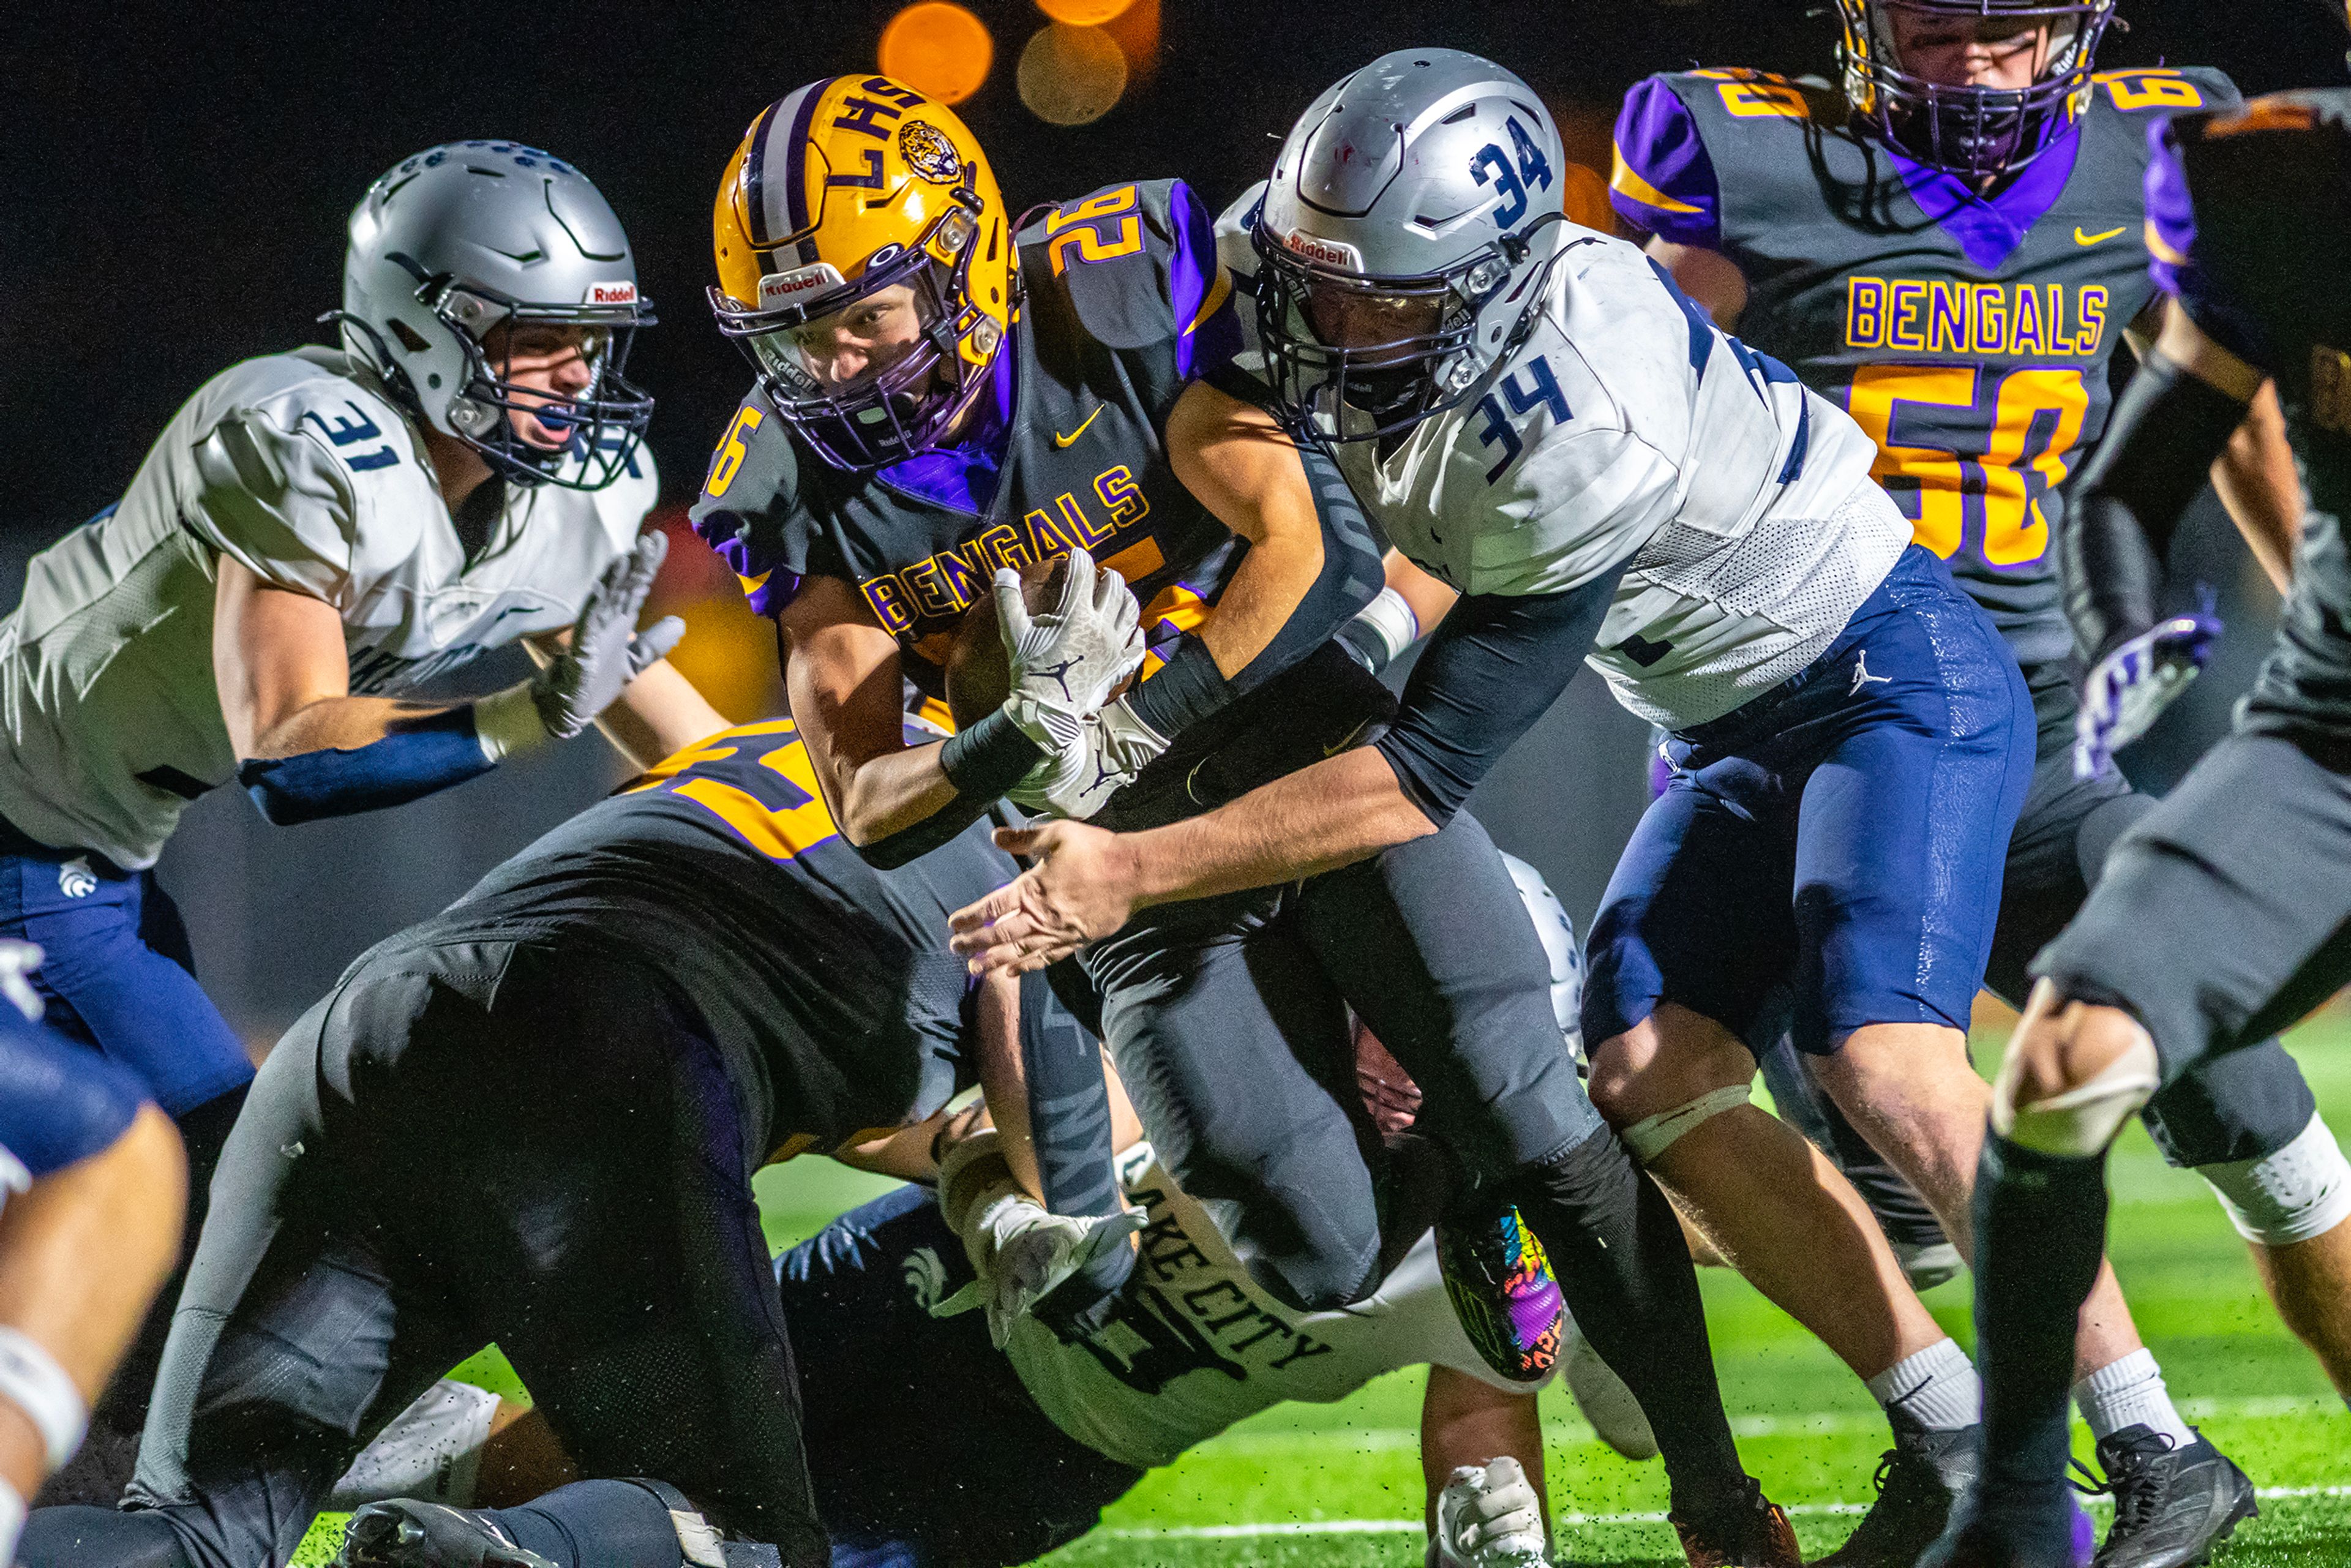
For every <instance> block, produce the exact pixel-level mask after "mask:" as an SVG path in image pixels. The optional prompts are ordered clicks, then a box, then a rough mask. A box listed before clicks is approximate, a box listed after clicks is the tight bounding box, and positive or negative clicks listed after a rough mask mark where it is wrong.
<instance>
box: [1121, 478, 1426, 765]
mask: <svg viewBox="0 0 2351 1568" xmlns="http://www.w3.org/2000/svg"><path fill="white" fill-rule="evenodd" d="M1298 457H1299V461H1300V463H1301V464H1302V465H1304V467H1305V470H1306V483H1307V486H1308V487H1309V488H1310V489H1311V490H1312V491H1313V493H1314V512H1315V518H1316V520H1317V521H1318V522H1319V523H1320V524H1321V525H1322V570H1321V572H1319V573H1318V574H1317V575H1316V576H1315V579H1314V580H1313V582H1312V583H1311V584H1310V585H1309V586H1308V588H1307V590H1306V592H1305V593H1304V595H1303V596H1301V598H1300V600H1299V601H1298V603H1297V606H1296V607H1295V608H1293V609H1292V610H1291V611H1290V619H1288V620H1287V621H1285V622H1282V623H1281V626H1280V629H1279V630H1277V631H1276V632H1274V634H1273V640H1272V641H1271V642H1269V643H1267V644H1266V645H1265V646H1264V647H1263V648H1262V649H1260V650H1259V652H1258V655H1257V657H1255V658H1254V659H1251V660H1250V661H1249V663H1248V664H1244V665H1243V666H1242V667H1241V668H1239V669H1238V670H1236V671H1234V672H1233V674H1230V675H1229V676H1228V675H1225V674H1221V673H1219V672H1218V670H1217V662H1216V660H1215V659H1214V658H1213V657H1211V656H1210V654H1209V653H1208V645H1207V643H1203V642H1201V641H1200V639H1199V638H1197V637H1196V636H1193V635H1191V634H1190V633H1188V632H1187V633H1186V634H1185V636H1184V638H1183V640H1182V641H1181V642H1180V643H1177V645H1176V648H1175V653H1174V654H1173V655H1172V656H1171V657H1170V658H1169V659H1168V661H1167V667H1166V668H1165V669H1164V670H1161V671H1160V672H1159V673H1158V674H1155V675H1154V676H1152V677H1151V679H1149V680H1148V681H1145V682H1144V683H1143V684H1142V685H1139V686H1137V687H1135V689H1134V695H1132V696H1130V697H1128V698H1127V704H1128V706H1130V707H1132V708H1133V709H1134V716H1136V717H1137V718H1139V719H1141V720H1143V722H1144V723H1145V724H1147V725H1149V726H1150V727H1152V728H1153V729H1155V730H1157V731H1158V732H1159V733H1160V734H1161V735H1164V736H1165V737H1168V738H1169V739H1171V740H1172V739H1174V738H1175V737H1176V736H1177V735H1179V734H1181V733H1183V731H1184V730H1186V729H1187V728H1189V727H1191V726H1193V725H1195V724H1197V723H1198V722H1199V721H1200V720H1202V719H1204V718H1206V717H1207V716H1209V715H1210V714H1212V713H1214V712H1216V711H1217V709H1218V708H1221V707H1223V706H1225V705H1226V704H1227V703H1229V702H1231V701H1232V700H1233V699H1234V698H1236V697H1239V696H1244V695H1248V694H1249V693H1250V692H1252V691H1255V690H1256V689H1257V688H1258V687H1259V686H1261V685H1265V683H1266V682H1268V681H1270V680H1271V679H1272V678H1273V677H1274V676H1276V675H1278V674H1281V672H1283V671H1284V670H1287V669H1289V668H1290V666H1291V665H1292V664H1296V663H1298V661H1299V660H1301V659H1302V658H1304V657H1305V656H1306V655H1307V654H1309V653H1312V652H1313V651H1314V650H1315V649H1317V648H1319V647H1321V646H1322V644H1323V643H1327V642H1329V641H1330V640H1331V639H1332V637H1333V636H1334V635H1336V634H1337V632H1338V631H1339V629H1340V628H1341V627H1343V626H1344V625H1345V624H1346V623H1347V622H1349V621H1350V620H1352V619H1353V617H1354V614H1355V612H1357V611H1359V610H1361V609H1363V607H1364V605H1366V604H1369V603H1370V602H1371V601H1373V600H1374V598H1376V597H1378V595H1379V591H1380V590H1381V588H1382V587H1383V586H1384V585H1385V581H1386V580H1385V578H1384V577H1383V576H1382V574H1381V571H1380V547H1379V545H1378V544H1377V543H1376V542H1375V541H1374V539H1373V538H1372V530H1371V525H1370V524H1369V523H1367V522H1365V521H1364V513H1363V508H1362V507H1358V506H1356V505H1355V497H1354V492H1353V491H1352V490H1350V489H1348V487H1347V481H1346V479H1345V477H1344V476H1342V475H1341V474H1340V472H1339V465H1337V464H1335V463H1333V462H1332V461H1331V458H1330V456H1329V455H1328V454H1326V453H1325V452H1324V451H1323V450H1322V447H1320V446H1319V445H1317V444H1314V443H1313V442H1311V441H1308V440H1304V439H1301V440H1300V441H1299V444H1298ZM1244 549H1246V547H1244ZM1243 559H1246V557H1244V558H1243Z"/></svg>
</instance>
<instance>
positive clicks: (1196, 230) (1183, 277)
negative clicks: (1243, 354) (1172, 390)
mask: <svg viewBox="0 0 2351 1568" xmlns="http://www.w3.org/2000/svg"><path fill="white" fill-rule="evenodd" d="M1167 215H1168V217H1169V218H1170V219H1171V220H1173V222H1174V225H1175V246H1174V248H1173V249H1172V250H1171V251H1170V252H1169V253H1168V257H1167V302H1168V304H1169V305H1171V306H1173V307H1174V308H1175V373H1176V374H1177V375H1179V376H1182V377H1183V378H1184V379H1185V380H1186V381H1191V380H1194V379H1196V378H1197V377H1200V376H1204V375H1207V373H1208V372H1209V371H1214V370H1217V369H1220V368H1221V367H1222V366H1224V365H1225V364H1227V363H1228V362H1229V361H1231V360H1232V357H1233V356H1234V355H1236V354H1238V353H1239V352H1240V351H1241V323H1240V317H1239V315H1238V313H1237V312H1236V310H1235V308H1234V299H1235V298H1236V295H1237V291H1236V290H1235V289H1234V287H1233V285H1232V278H1231V277H1230V276H1229V275H1228V274H1227V273H1226V272H1225V271H1224V268H1223V265H1222V264H1221V263H1220V262H1218V261H1217V227H1216V221H1215V219H1213V218H1212V217H1210V216H1209V214H1208V209H1207V208H1206V207H1204V206H1202V205H1201V204H1200V199H1199V198H1198V197H1197V196H1195V195H1194V194H1193V193H1192V187H1191V186H1189V185H1186V183H1184V182H1183V181H1181V180H1178V181H1176V182H1175V183H1174V184H1173V185H1171V186H1169V187H1168V191H1167ZM1219 285H1221V287H1222V288H1223V291H1224V298H1221V299H1217V300H1216V302H1215V304H1214V307H1213V308H1210V309H1209V311H1208V314H1207V318H1206V319H1202V318H1201V315H1200V312H1201V309H1202V308H1203V307H1204V306H1207V305H1208V304H1209V301H1210V298H1211V297H1212V295H1213V293H1214V291H1215V290H1216V289H1217V287H1219Z"/></svg>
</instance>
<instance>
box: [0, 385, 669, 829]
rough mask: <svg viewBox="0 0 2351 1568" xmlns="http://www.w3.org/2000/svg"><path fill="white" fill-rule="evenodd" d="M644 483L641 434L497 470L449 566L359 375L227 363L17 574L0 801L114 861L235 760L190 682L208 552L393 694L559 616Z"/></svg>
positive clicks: (413, 476) (584, 586) (201, 636)
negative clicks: (592, 460) (614, 468)
mask: <svg viewBox="0 0 2351 1568" xmlns="http://www.w3.org/2000/svg"><path fill="white" fill-rule="evenodd" d="M657 491H658V486H657V483H656V480H655V477H654V474H653V458H652V455H650V454H649V453H645V452H643V450H640V451H639V453H638V454H637V455H636V457H635V458H634V460H633V463H632V472H631V473H630V474H629V475H628V476H626V477H624V478H622V479H621V480H620V481H619V482H618V483H616V484H613V485H611V486H607V487H605V488H604V489H601V490H596V491H588V492H582V491H577V490H568V489H563V488H560V487H559V486H540V487H538V488H536V489H522V488H519V487H516V486H508V488H507V495H506V503H505V510H504V512H503V513H502V515H501V516H500V517H499V518H498V521H497V524H496V527H495V528H493V529H492V531H491V534H490V538H489V542H488V543H487V545H486V547H485V548H484V549H483V550H482V552H481V554H480V555H479V556H478V557H476V558H475V559H471V560H468V559H466V555H465V547H464V545H463V544H461V543H460V542H459V540H458V538H457V532H456V528H455V526H454V525H453V524H452V522H451V521H450V517H449V508H448V507H447V506H446V505H445V504H444V502H443V500H442V497H441V488H440V484H439V481H438V480H437V479H436V478H435V477H434V473H433V470H432V468H431V466H430V465H429V463H428V461H427V459H426V456H425V452H424V447H423V443H422V441H420V440H419V439H418V437H417V434H416V432H415V430H414V429H413V427H412V426H411V425H410V423H409V422H408V420H407V418H406V417H405V416H404V415H403V414H402V413H401V411H400V410H399V409H398V408H397V407H396V406H395V405H394V404H393V403H392V402H391V401H390V399H389V398H388V397H387V396H386V395H385V394H384V392H383V390H382V388H381V385H379V384H378V383H377V382H376V381H375V380H374V378H373V377H372V376H371V375H370V374H368V373H367V372H365V371H360V370H358V369H356V368H354V367H352V366H351V365H350V364H349V363H347V362H346V361H345V360H344V358H343V356H342V355H341V354H340V352H337V351H334V350H327V349H301V350H296V351H295V352H293V353H290V354H271V355H267V356H265V357H264V358H261V359H257V360H247V361H245V362H244V363H242V364H239V365H235V366H233V367H231V368H230V369H228V370H226V371H223V372H221V374H219V375H217V376H215V377H214V378H213V379H212V380H211V381H210V382H206V383H205V384H204V387H203V388H202V389H201V390H199V391H198V392H197V393H196V395H195V396H193V398H190V399H189V400H188V402H187V403H186V404H185V405H184V406H183V407H182V408H181V410H180V412H179V413H177V414H175V415H173V416H172V422H171V423H169V424H168V425H166V426H165V427H164V429H163V434H162V437H161V438H160V439H158V440H157V442H156V443H155V445H154V447H153V449H152V451H150V452H149V453H148V455H147V458H146V461H145V462H144V463H142V464H141V465H140V468H139V472H138V474H137V476H135V477H133V478H132V480H131V486H130V488H128V489H127V490H125V491H124V492H123V495H122V499H121V500H120V502H118V503H117V504H116V505H114V506H113V507H109V508H108V509H107V510H106V511H104V512H101V513H99V515H98V516H97V517H93V518H91V519H90V520H89V522H87V523H85V524H83V525H82V526H81V527H80V528H76V529H75V530H73V532H71V533H69V534H68V535H67V536H66V537H65V538H62V539H60V540H59V541H58V542H57V543H56V544H55V545H52V546H51V547H50V548H49V549H46V550H44V551H42V552H41V553H40V554H39V555H37V556H36V557H34V558H33V560H32V563H31V565H30V566H29V567H28V568H27V569H26V576H25V596H24V599H23V601H21V602H20V603H19V604H18V605H17V607H16V611H15V612H13V613H11V614H10V615H9V616H8V617H7V618H6V619H5V621H0V729H4V730H5V737H6V745H5V747H0V817H5V818H6V819H7V820H8V821H10V822H12V823H14V824H15V825H16V827H17V828H18V829H19V830H21V831H24V832H25V833H26V834H29V835H30V836H31V837H33V838H35V839H37V840H38V841H41V842H43V843H46V844H52V845H55V846H57V847H58V848H61V849H62V848H79V849H87V850H94V851H96V852H98V853H99V854H101V855H103V856H105V857H106V858H107V859H108V860H110V861H111V862H114V863H115V864H116V865H118V866H120V867H123V868H125V869H127V870H135V869H138V868H141V867H144V866H149V865H152V864H153V863H154V862H155V858H156V856H158V855H159V854H161V853H162V850H163V843H164V841H165V840H167V839H169V838H170V837H171V836H172V828H173V827H174V826H175V825H176V824H177V823H178V821H179V819H180V813H181V812H182V811H183V810H186V809H187V805H188V802H190V801H191V800H194V799H196V798H197V797H198V796H200V795H202V794H203V793H204V791H205V790H207V789H212V788H214V786H216V785H219V784H222V783H224V782H225V781H226V780H227V779H229V778H230V776H231V775H233V774H234V773H235V771H236V763H237V758H236V751H235V747H233V746H232V745H231V744H230V742H229V736H228V727H227V724H226V721H225V719H224V718H223V717H222V716H221V703H220V691H219V688H218V687H217V685H215V684H214V678H213V604H214V593H215V591H216V588H217V583H218V577H219V573H218V570H217V567H216V563H217V562H218V560H219V559H220V558H221V557H222V556H224V555H225V556H228V557H230V558H232V559H235V560H236V561H238V562H239V563H241V564H242V565H244V566H245V567H246V568H247V569H248V570H251V571H252V572H254V574H255V575H256V576H258V577H259V578H261V579H262V580H263V581H265V582H267V583H270V584H272V585H273V586H276V587H278V588H283V589H288V590H291V591H294V592H297V593H304V594H308V595H309V596H310V597H311V598H314V599H319V600H323V601H326V602H327V603H329V604H331V605H332V606H334V608H335V611H336V612H337V613H338V614H339V615H340V616H341V618H342V622H343V637H344V642H345V644H346V646H347V648H348V650H349V653H350V689H351V690H352V691H353V692H354V693H358V694H362V695H370V694H371V695H398V694H401V693H403V692H407V691H412V690H413V689H415V688H416V687H417V686H419V685H422V684H423V683H424V682H425V681H428V680H430V679H432V678H434V676H437V675H441V674H446V673H447V672H449V671H451V670H454V669H456V668H458V667H460V666H462V665H464V664H467V663H468V662H470V661H471V660H473V659H475V658H476V657H478V656H479V655H480V654H481V653H483V652H484V651H485V650H486V649H490V648H495V647H502V646H504V645H505V644H507V643H513V642H515V641H517V639H519V638H522V637H526V636H530V635H533V634H535V633H538V632H553V631H558V630H559V629H561V628H563V627H566V626H569V624H570V623H571V622H573V621H574V620H576V619H578V617H579V613H580V606H581V604H582V603H583V602H584V601H586V599H587V596H588V591H589V590H590V588H592V587H593V586H594V585H595V582H596V580H597V578H598V577H599V576H600V575H601V573H602V572H603V570H604V568H605V567H606V566H607V565H609V564H610V563H611V560H612V559H613V557H615V556H616V555H618V554H619V553H620V552H621V551H622V550H623V549H627V548H629V546H630V545H631V544H632V541H633V540H634V538H635V537H636V533H637V528H638V526H639V525H640V523H642V521H643V518H644V515H645V513H646V511H647V510H648V509H649V508H651V507H652V506H653V500H654V497H655V496H656V494H657Z"/></svg>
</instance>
